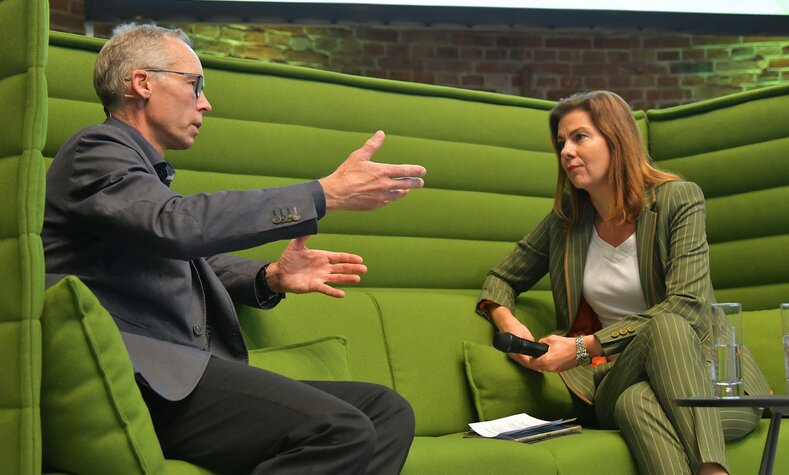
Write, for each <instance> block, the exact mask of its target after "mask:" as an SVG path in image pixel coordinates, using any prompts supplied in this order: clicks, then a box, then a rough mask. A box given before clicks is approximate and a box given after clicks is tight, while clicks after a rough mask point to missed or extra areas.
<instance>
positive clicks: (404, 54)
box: [386, 44, 410, 58]
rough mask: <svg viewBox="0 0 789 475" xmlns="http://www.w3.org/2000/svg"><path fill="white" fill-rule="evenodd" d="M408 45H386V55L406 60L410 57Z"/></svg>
mask: <svg viewBox="0 0 789 475" xmlns="http://www.w3.org/2000/svg"><path fill="white" fill-rule="evenodd" d="M409 53H410V51H409V48H408V45H403V44H388V45H386V55H387V56H389V57H390V58H408V57H409V56H410V54H409Z"/></svg>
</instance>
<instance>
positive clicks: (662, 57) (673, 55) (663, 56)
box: [657, 50, 679, 61]
mask: <svg viewBox="0 0 789 475" xmlns="http://www.w3.org/2000/svg"><path fill="white" fill-rule="evenodd" d="M678 59H679V51H677V50H671V51H658V52H657V60H658V61H676V60H678Z"/></svg>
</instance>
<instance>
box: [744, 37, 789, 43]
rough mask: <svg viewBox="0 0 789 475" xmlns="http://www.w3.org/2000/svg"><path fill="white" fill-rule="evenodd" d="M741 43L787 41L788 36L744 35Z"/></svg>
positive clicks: (788, 40) (788, 39) (788, 41)
mask: <svg viewBox="0 0 789 475" xmlns="http://www.w3.org/2000/svg"><path fill="white" fill-rule="evenodd" d="M742 41H743V43H789V36H745V37H743V38H742Z"/></svg>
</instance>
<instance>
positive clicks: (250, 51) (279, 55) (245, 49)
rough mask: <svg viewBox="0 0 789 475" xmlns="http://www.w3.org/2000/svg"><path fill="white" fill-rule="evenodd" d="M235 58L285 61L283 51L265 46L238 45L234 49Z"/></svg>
mask: <svg viewBox="0 0 789 475" xmlns="http://www.w3.org/2000/svg"><path fill="white" fill-rule="evenodd" d="M232 53H233V56H236V57H238V58H246V59H259V60H262V61H277V60H283V59H285V55H284V53H283V51H282V50H281V49H277V48H271V47H269V46H265V45H247V46H244V45H238V46H236V47H234V48H233V51H232Z"/></svg>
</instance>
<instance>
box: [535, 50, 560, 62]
mask: <svg viewBox="0 0 789 475" xmlns="http://www.w3.org/2000/svg"><path fill="white" fill-rule="evenodd" d="M534 60H535V61H541V62H545V61H549V62H554V61H556V51H555V50H546V49H538V50H535V51H534Z"/></svg>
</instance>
